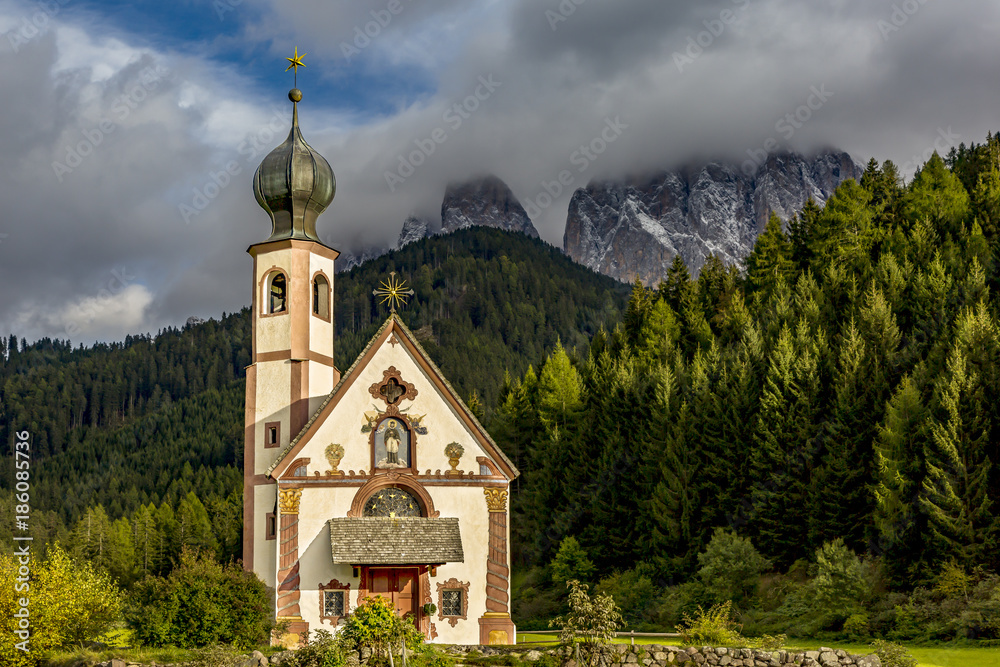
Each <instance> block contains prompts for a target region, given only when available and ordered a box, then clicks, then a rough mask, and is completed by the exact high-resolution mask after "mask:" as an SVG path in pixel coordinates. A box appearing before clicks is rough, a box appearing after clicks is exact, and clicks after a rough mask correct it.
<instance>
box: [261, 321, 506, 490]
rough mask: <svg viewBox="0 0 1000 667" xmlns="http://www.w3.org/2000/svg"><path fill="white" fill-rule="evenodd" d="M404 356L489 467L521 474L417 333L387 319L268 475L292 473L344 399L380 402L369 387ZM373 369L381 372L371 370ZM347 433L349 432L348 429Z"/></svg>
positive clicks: (277, 475)
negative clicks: (389, 360)
mask: <svg viewBox="0 0 1000 667" xmlns="http://www.w3.org/2000/svg"><path fill="white" fill-rule="evenodd" d="M397 346H399V347H400V349H399V350H396V347H397ZM387 348H392V352H391V353H390V351H389V349H387ZM400 352H404V353H405V355H406V358H407V360H408V361H412V363H411V364H409V366H410V367H411V368H412V369H413V370H412V371H410V372H411V373H419V374H421V375H422V377H421V378H420V379H421V381H422V382H421V385H422V386H423V391H425V392H426V391H428V390H429V391H430V392H431V393H432V394H433V396H431V397H427V396H422V397H421V400H422V401H426V400H428V398H429V399H430V400H432V401H434V400H436V401H440V402H441V403H443V404H444V409H446V410H447V411H448V414H449V415H451V416H453V417H454V418H455V419H456V420H457V421H458V422H459V423H460V425H461V426H462V427H463V428H464V430H465V432H467V433H468V434H469V435H470V436H471V437H472V439H473V440H474V441H475V443H476V445H477V446H478V448H479V449H481V450H482V452H483V454H484V455H485V457H486V458H487V459H488V460H489V461H490V463H491V464H492V465H491V467H492V468H495V469H496V470H497V471H498V472H499V473H500V474H501V475H502V476H503V477H505V478H506V479H507V480H511V479H514V478H515V477H517V475H518V474H519V473H518V470H517V468H515V467H514V464H513V463H512V462H511V461H510V459H508V458H507V456H506V455H505V454H504V453H503V451H502V450H501V449H500V447H499V446H497V444H496V443H495V442H494V441H493V439H492V438H491V437H490V435H489V433H487V432H486V429H485V428H483V426H482V424H480V423H479V420H478V419H476V417H475V415H474V414H472V411H471V410H469V408H468V406H467V405H466V404H465V402H464V401H462V399H461V397H459V395H458V393H457V392H456V391H455V390H454V388H453V387H452V386H451V384H450V383H449V382H448V380H447V379H446V378H445V377H444V375H443V374H442V373H441V371H440V369H439V368H438V367H437V365H436V364H435V363H434V361H433V360H432V359H431V358H430V356H429V355H428V354H427V352H426V351H425V350H424V349H423V347H422V346H421V345H420V343H419V342H418V341H417V340H416V338H415V337H414V335H413V333H412V332H411V331H410V330H409V329H408V328H407V327H406V325H405V324H403V322H402V321H401V320H400V319H399V317H398V316H397V315H396V314H395V313H393V314H392V315H390V316H389V318H388V319H387V320H386V321H385V323H384V324H383V325H382V327H381V328H380V329H379V331H378V332H377V333H376V334H375V335H374V336H373V337H372V339H371V340H370V341H369V342H368V344H367V345H366V346H365V348H364V350H362V352H361V354H360V355H358V358H357V359H356V360H355V361H354V363H353V364H352V365H351V367H350V368H349V369H347V371H346V372H345V373H344V374H343V376H342V377H341V380H340V382H338V383H337V386H336V387H334V389H333V391H332V392H330V394H329V396H327V398H326V400H325V401H324V402H323V403H322V404H321V405H320V407H319V408H318V409H317V410H316V412H315V413H314V414H313V415H312V417H311V418H310V419H309V421H308V422H307V423H306V425H305V426H304V427H303V429H302V430H301V431H300V432H299V434H298V435H297V436H296V437H295V438H294V439H293V440H292V441H291V442H290V443H289V444H288V446H287V447H285V449H284V450H283V451H282V452H281V453H280V454H279V455H278V457H277V459H276V460H275V461H274V463H273V464H272V465H271V466H270V468H268V470H267V475H268V476H270V477H272V478H275V479H277V478H279V477H282V476H283V475H285V474H286V471H287V469H288V467H289V466H290V465H291V464H292V463H293V462H294V461H296V460H297V459H298V458H299V455H300V452H302V451H303V449H305V448H307V446H308V444H309V442H310V441H311V440H312V439H313V437H314V436H315V435H316V434H317V433H318V432H319V431H320V430H321V429H323V427H324V424H326V423H327V422H328V420H329V419H330V418H331V415H333V413H334V412H335V411H336V410H337V409H338V406H340V405H341V404H342V402H344V401H345V397H348V396H353V399H352V400H353V402H354V403H356V402H357V401H358V396H359V395H361V394H363V395H364V396H365V398H366V399H367V400H368V401H369V402H371V401H373V400H377V397H375V396H374V394H372V393H371V392H372V391H373V390H372V388H371V386H370V385H371V379H372V375H373V373H376V372H377V373H376V374H377V376H378V378H380V379H381V378H382V377H383V375H384V373H385V370H386V369H383V368H382V366H383V365H385V363H386V358H388V357H389V356H390V355H396V357H397V358H399V357H398V355H399V353H400ZM373 364H374V365H375V366H377V368H373ZM403 380H404V384H405V380H406V378H403ZM400 386H402V385H400ZM425 405H426V403H425ZM356 418H357V420H358V421H359V423H361V420H363V418H364V417H363V413H361V414H357V415H356ZM345 428H348V427H346V426H345Z"/></svg>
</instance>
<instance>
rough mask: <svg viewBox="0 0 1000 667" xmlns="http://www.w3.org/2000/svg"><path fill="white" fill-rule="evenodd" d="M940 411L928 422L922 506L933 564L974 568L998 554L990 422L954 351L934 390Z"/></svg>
mask: <svg viewBox="0 0 1000 667" xmlns="http://www.w3.org/2000/svg"><path fill="white" fill-rule="evenodd" d="M935 395H936V402H937V404H938V408H937V410H936V411H935V413H934V414H932V415H931V417H930V419H929V421H928V428H929V432H930V440H929V441H928V443H927V445H926V446H925V450H924V459H925V461H926V466H927V475H926V477H925V478H924V480H923V484H922V493H921V497H920V505H921V507H922V509H923V510H924V511H925V512H926V513H927V515H928V527H929V529H930V532H931V536H932V542H933V543H934V544H933V546H934V548H935V553H934V555H935V557H936V558H935V560H936V561H937V562H943V561H944V560H947V559H948V558H955V559H956V560H958V561H959V562H960V563H963V564H965V565H967V566H972V565H974V564H976V563H980V562H982V561H983V559H984V557H985V556H986V555H987V554H992V553H993V552H994V547H995V540H996V530H997V517H996V516H995V515H993V514H991V508H992V505H993V501H992V499H991V498H990V497H989V494H988V480H989V475H990V467H991V462H990V460H989V457H988V455H987V452H986V447H987V445H988V442H989V440H988V438H989V430H990V424H989V423H988V420H987V418H986V416H985V411H984V410H983V407H984V406H983V404H982V403H983V400H984V396H983V393H982V388H981V387H980V386H979V378H978V377H977V376H976V374H975V372H974V371H971V370H970V369H969V368H968V364H967V361H966V358H965V356H964V355H963V354H962V352H961V351H960V350H959V349H957V348H956V349H954V350H953V351H952V353H951V354H950V355H949V358H948V368H947V372H946V374H945V375H944V376H942V377H941V378H940V379H939V380H938V385H937V388H936V390H935Z"/></svg>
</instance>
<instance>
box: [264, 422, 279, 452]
mask: <svg viewBox="0 0 1000 667" xmlns="http://www.w3.org/2000/svg"><path fill="white" fill-rule="evenodd" d="M280 443H281V422H267V423H266V424H264V448H265V449H270V448H272V447H277V446H278V445H279V444H280Z"/></svg>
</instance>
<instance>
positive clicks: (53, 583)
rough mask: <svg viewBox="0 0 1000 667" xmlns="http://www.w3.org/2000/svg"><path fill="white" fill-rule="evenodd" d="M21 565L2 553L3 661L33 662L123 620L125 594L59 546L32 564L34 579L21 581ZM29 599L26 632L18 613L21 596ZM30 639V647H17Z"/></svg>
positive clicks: (19, 665) (94, 636) (0, 651)
mask: <svg viewBox="0 0 1000 667" xmlns="http://www.w3.org/2000/svg"><path fill="white" fill-rule="evenodd" d="M21 566H23V563H20V562H19V558H18V557H16V556H14V555H0V637H2V638H3V643H2V644H0V664H2V665H5V666H6V665H9V666H10V667H22V666H27V665H34V664H36V663H37V662H38V658H39V656H40V655H41V654H42V653H44V652H46V651H48V650H51V649H55V648H60V647H70V646H81V645H82V644H83V643H84V642H87V641H89V640H95V639H98V638H99V637H100V636H101V635H102V634H103V633H105V632H107V631H108V630H110V629H111V628H112V627H113V626H114V624H115V623H117V622H118V621H119V620H120V619H121V614H122V600H123V598H122V592H121V590H120V589H119V588H118V586H117V585H116V584H115V582H114V581H112V580H111V577H109V576H108V575H107V574H106V573H104V572H103V571H101V570H96V569H95V568H94V567H93V566H92V565H91V564H90V563H87V562H82V563H81V562H78V561H75V560H73V559H72V558H70V557H69V555H67V554H66V552H65V551H63V550H62V548H61V547H60V546H59V545H58V544H54V545H53V546H52V547H50V548H49V552H48V555H47V557H46V559H45V560H44V561H42V562H40V563H38V564H32V567H33V568H34V571H33V572H32V577H31V580H30V582H29V581H24V580H23V579H21V580H19V578H20V576H21V573H19V571H18V570H19V568H20V567H21ZM25 597H27V598H29V600H30V607H29V608H28V609H29V612H30V617H29V618H30V623H31V627H30V629H27V630H26V629H24V628H22V627H20V621H21V620H22V619H19V618H18V617H17V616H15V614H18V613H23V612H22V610H23V609H24V607H22V606H21V604H20V599H21V598H25ZM18 632H21V633H23V634H22V635H18V634H16V633H18ZM27 633H30V637H29V636H27ZM26 639H28V640H29V641H28V644H27V646H28V648H29V649H30V650H29V651H22V650H20V649H19V648H17V647H16V644H17V643H19V642H22V641H24V640H26Z"/></svg>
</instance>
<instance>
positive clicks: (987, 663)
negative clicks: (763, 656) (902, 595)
mask: <svg viewBox="0 0 1000 667" xmlns="http://www.w3.org/2000/svg"><path fill="white" fill-rule="evenodd" d="M553 639H555V638H554V637H553V636H552V635H536V634H532V633H530V632H524V633H521V632H519V633H517V643H519V644H522V643H530V642H536V641H552V640H553ZM615 643H616V644H628V643H629V639H628V638H627V637H619V638H618V639H616V640H615ZM635 643H636V644H668V645H671V644H672V645H678V644H679V642H678V641H677V640H676V639H659V638H656V637H636V638H635ZM822 645H823V646H830V647H831V648H835V649H838V648H839V649H844V650H845V651H847V652H848V653H854V654H858V655H865V654H868V653H871V648H869V647H868V645H867V644H829V643H824V644H822ZM820 646H821V645H820V644H814V643H809V642H795V643H793V644H791V645H790V646H788V647H786V649H787V650H789V651H796V652H797V651H813V650H816V649H818V648H819V647H820ZM907 650H908V651H909V652H910V653H911V654H912V655H913V657H914V658H916V659H917V661H918V662H917V664H918V667H1000V647H996V648H978V647H966V646H960V647H955V648H948V647H943V646H933V647H922V646H908V647H907Z"/></svg>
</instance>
